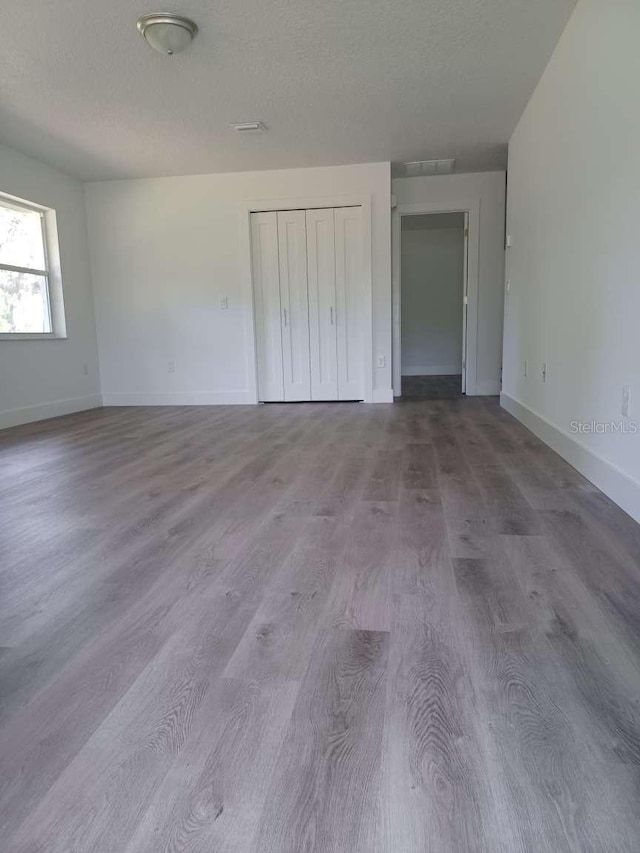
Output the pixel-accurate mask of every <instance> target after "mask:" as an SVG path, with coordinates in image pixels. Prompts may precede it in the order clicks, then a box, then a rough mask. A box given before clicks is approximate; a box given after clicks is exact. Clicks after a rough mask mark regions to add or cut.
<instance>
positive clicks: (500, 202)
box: [391, 172, 505, 394]
mask: <svg viewBox="0 0 640 853" xmlns="http://www.w3.org/2000/svg"><path fill="white" fill-rule="evenodd" d="M391 191H392V193H393V194H394V195H395V197H396V201H397V203H398V204H399V205H403V204H445V205H451V204H458V203H459V204H460V205H461V206H462V205H464V204H466V203H469V202H476V203H479V205H480V229H479V230H480V234H479V259H478V329H477V333H478V335H477V360H476V365H477V388H476V390H477V393H478V394H498V393H499V391H500V367H501V361H502V318H503V298H504V297H503V295H504V194H505V174H504V172H477V173H473V174H461V175H455V174H454V175H436V176H433V177H424V178H397V179H395V180H394V181H393V182H392V188H391Z"/></svg>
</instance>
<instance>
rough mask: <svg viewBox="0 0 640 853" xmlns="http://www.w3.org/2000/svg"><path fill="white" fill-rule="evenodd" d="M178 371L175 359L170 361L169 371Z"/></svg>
mask: <svg viewBox="0 0 640 853" xmlns="http://www.w3.org/2000/svg"><path fill="white" fill-rule="evenodd" d="M175 372H176V363H175V361H170V362H169V363H168V364H167V373H175Z"/></svg>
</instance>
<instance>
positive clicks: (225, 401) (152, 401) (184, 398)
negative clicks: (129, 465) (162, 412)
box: [102, 391, 256, 406]
mask: <svg viewBox="0 0 640 853" xmlns="http://www.w3.org/2000/svg"><path fill="white" fill-rule="evenodd" d="M102 399H103V404H104V405H105V406H250V405H254V404H255V402H256V401H255V398H254V397H253V396H252V394H251V393H250V392H249V391H158V392H148V391H105V392H104V393H103V394H102Z"/></svg>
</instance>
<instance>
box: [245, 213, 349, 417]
mask: <svg viewBox="0 0 640 853" xmlns="http://www.w3.org/2000/svg"><path fill="white" fill-rule="evenodd" d="M361 228H362V222H361V208H360V207H348V208H347V207H345V208H336V209H333V208H323V209H314V210H306V211H305V210H285V211H277V212H275V211H273V212H268V213H253V214H251V240H252V263H253V284H254V293H255V314H256V345H257V355H258V387H259V399H260V400H262V401H264V402H280V401H302V400H361V399H362V396H363V394H362V384H363V380H362V339H361V335H362V328H361V327H362V298H363V294H362V290H361V287H362V283H361V280H362V267H361V264H362V257H361V256H362V236H361Z"/></svg>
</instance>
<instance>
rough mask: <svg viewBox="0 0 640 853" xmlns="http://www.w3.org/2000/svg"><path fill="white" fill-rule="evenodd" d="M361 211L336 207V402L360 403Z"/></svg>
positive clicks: (362, 304) (361, 312)
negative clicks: (337, 400)
mask: <svg viewBox="0 0 640 853" xmlns="http://www.w3.org/2000/svg"><path fill="white" fill-rule="evenodd" d="M361 214H362V208H361V207H337V208H336V209H335V211H334V217H335V235H336V334H337V341H338V399H339V400H360V399H362V348H363V341H362V337H361V335H362V321H363V313H364V294H363V292H362V234H361V228H362V218H361Z"/></svg>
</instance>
